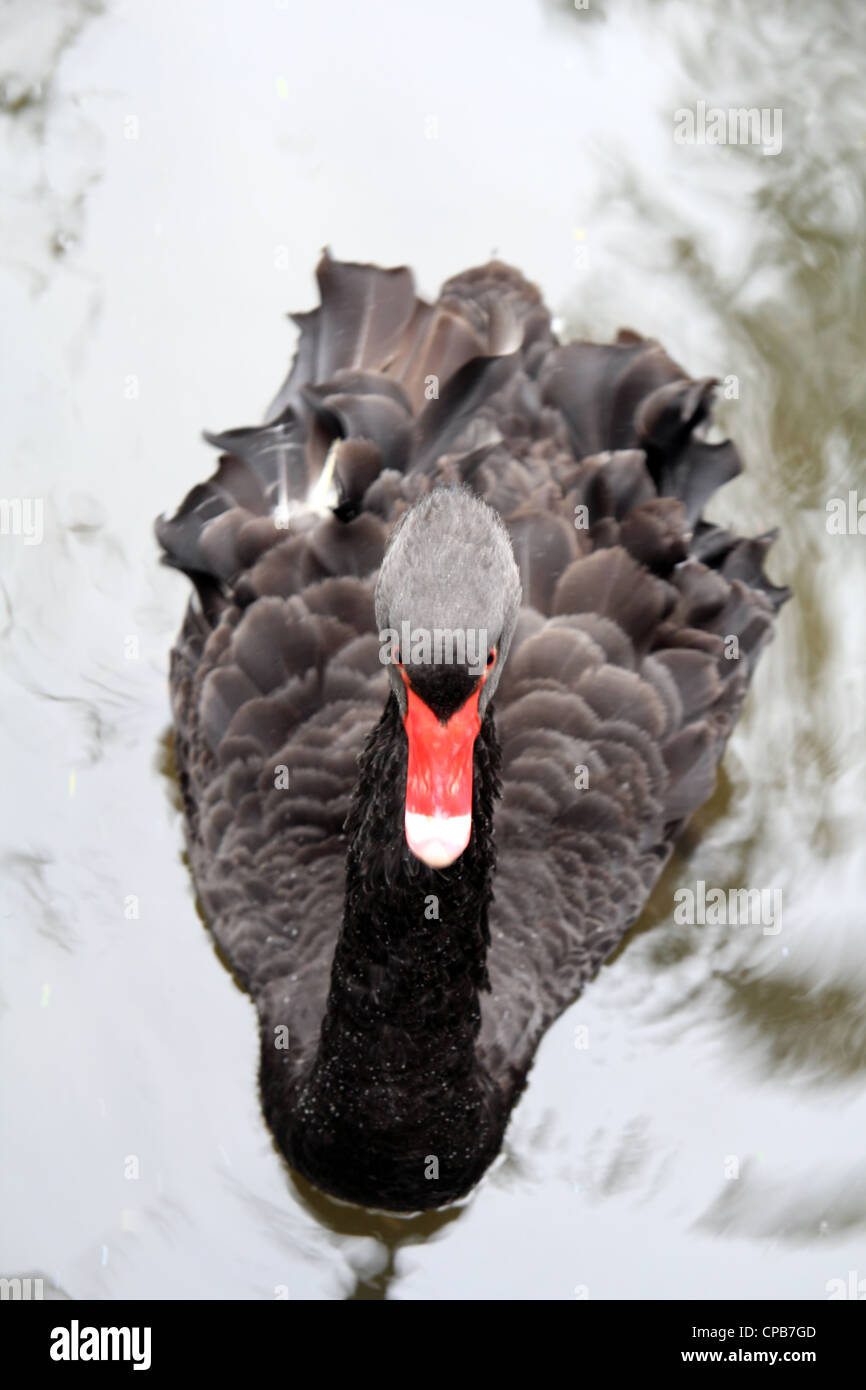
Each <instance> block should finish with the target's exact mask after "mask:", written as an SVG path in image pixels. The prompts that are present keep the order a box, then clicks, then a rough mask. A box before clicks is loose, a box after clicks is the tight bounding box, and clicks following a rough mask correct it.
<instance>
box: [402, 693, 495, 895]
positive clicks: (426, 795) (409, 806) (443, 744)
mask: <svg viewBox="0 0 866 1390" xmlns="http://www.w3.org/2000/svg"><path fill="white" fill-rule="evenodd" d="M403 679H404V683H405V685H406V694H407V697H408V707H407V711H406V716H405V718H404V720H403V727H404V728H405V730H406V736H407V738H408V739H409V766H408V769H407V772H406V843H407V844H408V846H409V848H410V850H411V851H412V853H413V854H414V855H415V856H416V857H417V858H418V859H423V861H424V863H425V864H429V865H430V867H431V869H444V868H445V867H446V866H447V865H448V864H453V863H454V860H455V859H458V858H459V857H460V855H461V854H462V853H463V851H464V850H465V848H466V846H467V845H468V844H469V839H470V836H471V835H472V750H473V748H474V746H475V740H476V738H477V737H478V730H479V729H480V728H481V719H480V717H479V714H478V698H479V696H480V694H481V685H479V686H478V688H477V690H475V691H474V692H473V694H472V695H470V697H469V699H468V700H467V701H466V704H465V705H463V706H462V708H461V709H459V710H458V711H457V713H456V714H452V716H451V718H450V719H449V720H448V722H447V723H446V724H440V722H439V720H438V719H437V718H436V715H435V714H434V713H433V711H432V710H431V709H430V708H429V707H428V706H427V705H425V703H424V701H423V700H422V699H420V697H419V696H418V695H416V694H415V692H414V690H413V689H412V687H411V686H410V684H409V682H408V680H406V677H405V673H404V676H403ZM482 684H483V682H482Z"/></svg>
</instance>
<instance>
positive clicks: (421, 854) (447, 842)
mask: <svg viewBox="0 0 866 1390" xmlns="http://www.w3.org/2000/svg"><path fill="white" fill-rule="evenodd" d="M471 835H472V817H471V815H466V816H422V815H419V814H418V813H417V812H416V811H407V812H406V843H407V844H408V846H409V848H410V850H411V851H412V853H413V854H414V855H415V857H416V859H421V860H423V862H424V863H425V864H429V866H430V868H431V869H445V868H447V867H448V865H449V864H453V863H454V860H455V859H459V858H460V855H461V854H462V853H463V851H464V850H465V848H466V846H467V845H468V844H469V840H470V837H471Z"/></svg>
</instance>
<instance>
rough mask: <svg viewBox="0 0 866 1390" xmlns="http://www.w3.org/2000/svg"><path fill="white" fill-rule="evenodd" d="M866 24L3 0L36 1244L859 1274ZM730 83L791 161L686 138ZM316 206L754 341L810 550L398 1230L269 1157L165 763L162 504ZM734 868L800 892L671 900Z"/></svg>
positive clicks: (582, 1281) (23, 993) (659, 12)
mask: <svg viewBox="0 0 866 1390" xmlns="http://www.w3.org/2000/svg"><path fill="white" fill-rule="evenodd" d="M857 14H858V7H857V5H856V3H855V0H838V3H837V2H836V0H820V3H816V4H814V5H811V6H803V5H794V4H790V5H789V4H783V3H779V0H776V3H769V4H766V5H764V6H763V7H761V11H760V13H759V14H758V13H756V12H755V9H754V6H750V5H749V4H747V3H745V0H728V2H727V3H722V0H715V3H713V4H709V5H703V6H700V7H698V6H694V5H690V4H688V3H685V2H684V3H670V2H669V0H658V3H650V2H649V0H633V3H631V4H628V3H623V4H613V3H608V4H605V5H604V6H602V5H601V4H600V3H599V4H595V3H593V4H591V8H590V9H589V10H588V11H585V12H583V11H576V10H575V9H574V8H573V7H571V6H568V5H565V4H560V5H554V4H550V3H548V4H547V5H544V4H541V3H529V0H525V3H522V4H512V5H509V6H503V5H501V4H497V3H492V0H479V3H476V4H475V5H472V6H467V5H465V4H464V3H457V0H443V3H441V4H440V5H438V6H436V7H435V9H423V10H422V9H421V8H419V7H413V6H409V7H398V6H396V5H393V4H391V5H381V4H380V5H376V4H367V5H364V6H357V5H352V4H348V3H342V2H341V3H338V4H334V5H331V6H329V7H327V8H326V9H314V10H310V9H308V8H307V7H302V6H300V5H299V4H295V3H294V0H293V2H292V3H291V4H281V3H277V4H273V5H270V4H265V3H262V4H260V5H258V6H255V7H250V6H246V5H241V4H239V3H236V0H234V2H233V3H228V2H227V3H224V4H222V5H216V4H213V3H208V4H205V3H203V0H202V3H187V4H185V5H183V6H175V5H170V4H168V3H167V0H160V2H159V3H156V4H153V5H148V6H141V5H132V4H125V3H109V4H107V5H105V6H101V5H99V4H97V3H90V4H86V3H82V2H81V0H66V3H54V4H44V5H42V6H40V7H38V8H34V7H32V6H26V5H25V4H24V3H23V0H20V2H19V3H18V4H17V5H14V6H13V7H12V10H11V19H9V18H7V20H6V21H5V23H6V26H7V31H9V32H7V39H6V41H5V43H4V53H3V57H2V58H0V77H2V94H3V110H2V113H0V136H2V153H0V159H2V166H0V190H2V195H0V218H2V223H3V239H2V244H3V248H4V249H3V253H2V265H0V286H2V297H3V314H2V329H0V332H2V341H3V349H4V351H3V358H4V364H5V365H4V371H3V374H2V386H0V390H2V393H3V400H2V419H3V421H4V432H5V438H4V450H3V483H2V491H3V493H4V495H6V496H8V497H22V498H31V499H36V498H42V499H44V518H43V525H44V537H43V539H42V543H41V544H38V545H37V544H33V545H29V544H24V537H23V536H17V537H15V536H7V537H3V538H2V541H0V560H2V566H3V569H2V590H0V629H2V657H3V660H2V667H3V674H2V708H3V721H2V729H0V740H2V760H3V761H2V766H3V769H4V774H5V778H4V780H5V784H6V787H7V796H6V798H5V799H4V800H5V808H4V810H5V820H6V825H5V835H4V838H3V844H4V850H3V855H4V874H3V885H4V893H3V909H2V913H3V919H2V920H3V933H2V940H3V967H4V968H3V985H2V1000H0V1003H2V1024H0V1026H2V1035H3V1048H4V1056H5V1059H6V1062H5V1066H4V1069H3V1073H4V1074H3V1081H2V1087H3V1090H2V1114H3V1117H4V1118H3V1127H4V1133H5V1137H4V1143H3V1150H4V1160H3V1170H2V1193H3V1195H2V1245H0V1270H2V1272H3V1273H4V1274H6V1275H16V1274H17V1275H26V1274H28V1273H29V1274H32V1275H34V1276H41V1277H43V1278H44V1279H45V1280H46V1281H48V1283H47V1285H46V1291H50V1292H52V1293H53V1294H54V1295H55V1296H57V1297H63V1296H68V1297H74V1298H85V1297H96V1298H129V1297H137V1296H143V1297H157V1298H250V1299H260V1298H266V1299H271V1298H274V1297H290V1298H313V1299H336V1298H345V1297H350V1296H356V1297H361V1298H380V1297H389V1298H399V1299H419V1298H434V1299H438V1298H541V1299H573V1298H575V1297H583V1296H588V1297H590V1298H593V1299H595V1298H607V1297H624V1298H679V1297H684V1296H687V1297H694V1296H698V1297H706V1298H713V1297H721V1298H735V1297H744V1298H752V1297H766V1296H778V1297H783V1298H808V1299H813V1298H824V1297H826V1296H827V1294H828V1292H829V1291H832V1290H833V1289H834V1288H837V1287H838V1286H836V1285H833V1284H832V1283H830V1281H832V1280H834V1279H838V1280H842V1281H844V1282H845V1283H846V1285H847V1284H848V1282H849V1271H851V1270H854V1271H855V1272H856V1275H857V1278H858V1279H863V1278H866V1151H864V1140H863V1137H862V1136H863V1135H864V1134H866V1098H864V1087H863V1081H864V1077H866V1004H864V998H866V934H864V930H863V928H864V920H863V919H864V908H863V903H864V901H866V882H864V879H866V866H864V850H863V844H862V829H861V826H862V818H863V787H864V751H866V740H864V722H866V721H864V705H866V679H864V655H863V654H864V651H866V640H864V637H866V634H864V608H863V599H862V596H863V590H864V569H866V564H864V554H866V541H864V538H863V537H862V536H858V535H831V534H829V533H828V531H827V528H826V524H825V523H826V503H827V500H828V499H829V498H833V497H840V498H847V494H848V491H849V490H850V489H854V490H857V489H859V495H860V496H863V495H866V478H864V472H866V469H864V458H866V396H864V393H863V389H862V381H863V356H864V354H863V347H864V342H866V293H864V289H866V269H864V267H866V261H864V236H863V229H864V192H866V178H864V168H866V159H864V153H866V85H864V80H863V79H864V73H863V66H864V65H863V59H862V56H861V55H860V54H858V51H857V43H856V35H857V29H856V27H855V16H857ZM10 33H11V37H10ZM699 101H703V102H705V103H706V104H707V106H708V107H712V106H718V107H722V108H728V107H730V106H734V107H738V106H742V105H745V106H756V107H759V108H767V109H768V110H774V109H776V108H780V109H781V110H782V111H783V148H782V150H781V152H780V153H779V154H777V155H767V154H763V153H762V151H761V149H760V148H759V147H756V146H751V145H746V146H738V145H729V146H718V145H716V146H709V145H681V144H677V143H676V142H675V140H674V138H673V127H674V116H673V113H674V112H675V111H676V110H677V109H679V108H693V109H694V108H696V105H697V103H698V102H699ZM325 243H329V244H330V245H331V247H332V249H333V251H334V253H335V254H336V255H338V256H343V257H346V258H354V259H372V260H376V261H379V262H380V263H383V264H394V263H400V262H408V263H409V264H411V265H412V266H413V267H414V268H415V270H416V272H417V276H418V281H419V285H420V288H421V290H422V292H424V293H427V294H433V293H435V291H436V288H437V287H438V285H439V283H440V282H441V281H442V280H443V279H444V278H446V277H447V276H448V275H450V274H451V273H453V272H454V271H456V270H458V269H460V268H462V267H464V266H467V265H470V264H472V263H475V262H478V261H481V260H484V259H486V258H487V257H488V256H489V255H490V254H491V252H494V251H495V252H497V253H498V254H499V255H501V256H502V257H504V258H506V259H508V260H511V261H513V262H515V263H517V264H519V265H520V266H521V267H522V268H523V269H524V271H525V272H526V273H527V274H528V275H529V276H530V277H531V278H533V279H535V280H537V281H538V282H539V283H540V284H541V286H542V288H543V290H544V292H545V295H546V297H547V300H548V302H549V303H550V304H551V306H552V307H553V308H554V310H555V312H556V313H558V314H559V315H560V316H561V317H562V319H563V321H564V323H565V324H566V325H567V326H568V328H570V329H571V330H572V331H573V332H575V333H588V334H592V335H593V336H598V337H604V336H608V335H609V334H611V333H612V332H613V331H615V330H616V328H617V327H619V326H620V325H621V324H629V325H630V326H632V327H634V328H636V329H638V330H639V331H641V332H643V333H646V334H649V335H657V336H658V337H659V338H660V339H661V340H662V341H663V342H664V343H665V345H666V346H667V348H668V350H669V351H670V352H671V354H672V355H673V356H674V357H676V358H677V359H679V360H680V361H681V362H682V363H683V364H684V365H686V366H687V367H688V368H689V370H690V371H691V372H692V373H693V374H694V375H700V374H704V373H707V374H709V373H712V374H715V375H718V376H719V377H721V378H728V377H736V378H737V386H738V392H739V394H738V396H737V395H735V394H731V398H730V399H728V400H723V401H722V402H721V406H720V417H721V419H722V422H723V424H724V426H725V428H726V429H727V430H729V431H730V432H731V433H732V434H733V436H734V437H735V438H736V440H737V442H738V443H739V445H740V447H741V449H742V451H743V453H744V455H745V458H746V460H747V462H748V465H749V471H748V473H747V474H746V475H745V476H744V477H743V478H741V479H739V480H737V482H736V483H734V484H733V485H731V486H730V487H728V488H726V489H725V491H724V493H723V494H722V495H720V496H718V497H717V498H716V499H715V500H714V502H713V504H712V509H711V515H712V516H713V518H714V519H718V520H723V521H729V522H731V523H734V524H736V525H737V526H738V527H739V528H740V529H744V530H746V531H750V532H758V531H760V530H763V529H765V528H767V527H769V526H772V525H776V524H778V525H779V526H780V527H781V531H782V535H781V539H780V541H779V543H778V545H777V546H776V548H775V549H774V551H773V555H772V559H771V562H770V572H771V574H772V575H773V577H774V578H775V579H776V580H777V581H778V582H790V583H791V584H793V585H794V587H795V589H796V598H795V600H794V602H792V603H791V604H789V605H788V606H787V608H786V609H785V610H784V612H783V615H782V618H781V621H780V623H779V628H778V635H777V639H776V641H775V643H774V645H773V646H772V647H771V648H770V649H769V650H768V651H767V653H766V654H765V656H764V657H763V658H762V661H761V665H760V669H759V671H758V676H757V680H756V682H755V685H754V689H753V694H752V696H751V698H750V701H749V703H748V706H747V711H746V714H745V717H744V719H743V721H742V723H741V724H740V726H739V727H738V730H737V732H736V735H735V737H734V738H733V740H732V742H731V744H730V747H729V751H728V754H727V757H726V760H725V765H724V776H723V777H722V779H721V780H720V783H719V786H718V789H717V791H716V794H715V796H714V798H713V800H712V802H711V803H710V804H709V806H707V807H706V808H704V810H703V811H702V812H701V814H700V815H699V816H698V817H697V818H696V820H695V821H694V822H693V823H692V825H691V827H690V829H689V831H688V834H687V836H686V838H685V840H684V842H683V844H682V846H681V849H680V851H679V853H678V854H677V856H676V858H675V860H674V861H673V863H672V865H671V867H670V868H669V870H668V871H667V873H666V874H665V876H664V879H663V881H662V883H661V884H660V885H659V888H658V890H657V891H656V893H655V895H654V897H653V900H652V902H651V904H650V906H649V908H648V910H647V912H646V914H645V916H644V918H643V919H642V921H641V923H640V924H639V926H638V928H637V929H636V931H635V932H634V933H633V934H632V937H631V938H630V940H629V941H628V942H627V943H626V944H625V946H624V947H623V948H622V949H621V950H620V951H619V952H618V953H617V956H616V958H615V959H614V960H613V961H612V962H611V963H610V964H609V966H608V967H606V968H605V969H604V970H603V971H602V973H601V975H600V977H599V978H598V979H597V981H596V982H595V983H594V985H593V986H592V988H591V989H590V990H588V991H587V993H586V995H585V997H584V998H583V999H582V1000H580V1001H579V1002H578V1003H577V1004H576V1005H575V1006H574V1007H573V1008H572V1009H571V1010H570V1011H569V1012H568V1013H567V1014H566V1015H565V1016H564V1017H563V1018H562V1019H561V1020H560V1022H559V1023H558V1024H557V1025H556V1026H555V1027H554V1028H553V1029H552V1030H551V1032H550V1033H549V1034H548V1036H547V1038H546V1039H545V1042H544V1044H543V1046H542V1048H541V1051H540V1053H539V1056H538V1060H537V1063H536V1066H535V1069H534V1071H533V1073H532V1077H531V1083H530V1086H529V1088H528V1091H527V1093H526V1095H525V1097H524V1099H523V1100H522V1102H521V1104H520V1106H519V1107H518V1109H517V1111H516V1113H515V1115H514V1118H513V1122H512V1125H511V1128H510V1130H509V1133H508V1139H507V1145H506V1151H505V1153H504V1154H503V1156H502V1157H501V1159H500V1160H499V1162H498V1164H497V1166H496V1167H495V1169H494V1170H493V1171H492V1172H491V1174H490V1175H489V1177H488V1178H487V1180H486V1181H485V1182H484V1183H483V1184H482V1186H481V1187H480V1188H479V1190H478V1191H477V1192H476V1193H475V1194H474V1195H473V1196H472V1197H471V1199H470V1200H469V1201H467V1202H466V1203H465V1204H463V1205H462V1206H461V1207H459V1208H456V1209H453V1210H451V1211H449V1212H446V1213H442V1214H439V1215H431V1216H427V1217H424V1218H423V1219H417V1220H411V1221H405V1220H399V1219H391V1218H387V1217H384V1216H375V1215H371V1214H369V1213H365V1212H362V1211H358V1210H354V1209H351V1208H347V1207H340V1206H339V1205H337V1204H335V1203H332V1202H330V1201H328V1200H327V1199H325V1198H322V1197H321V1196H320V1195H318V1194H316V1193H315V1192H314V1191H313V1190H312V1189H309V1188H307V1187H298V1186H295V1184H294V1183H293V1182H292V1180H291V1179H290V1177H289V1176H288V1175H287V1172H286V1170H285V1169H284V1167H283V1166H282V1164H281V1162H280V1160H279V1158H278V1156H277V1154H276V1152H275V1150H274V1148H273V1145H272V1143H271V1140H270V1137H269V1133H268V1131H267V1130H266V1128H265V1126H264V1124H263V1121H262V1119H261V1116H260V1113H259V1108H258V1101H257V1096H256V1085H255V1073H256V1062H257V1046H256V1034H255V1027H254V1013H253V1008H252V1005H251V1004H250V1002H249V1001H248V1000H247V999H246V997H245V996H244V995H242V994H241V993H240V992H239V991H238V990H237V988H236V987H235V985H234V984H233V982H232V980H231V978H230V976H229V975H228V973H227V972H226V971H225V970H224V969H223V968H222V966H221V965H220V963H219V961H218V959H217V957H216V955H215V953H214V951H213V949H212V947H211V945H210V943H209V938H208V937H207V935H206V933H205V932H204V931H203V929H202V927H201V923H200V921H199V919H198V917H197V915H196V908H195V901H194V895H193V891H192V888H191V884H190V880H189V876H188V874H187V871H186V868H185V865H184V863H183V860H182V835H181V824H180V819H179V815H178V810H177V804H176V799H175V797H174V793H173V788H172V784H171V781H170V778H169V777H168V776H167V774H166V763H167V758H166V744H165V734H166V730H167V727H168V722H169V714H168V702H167V694H166V676H167V661H168V651H169V648H170V645H171V642H172V639H173V637H174V634H175V631H176V629H177V626H178V623H179V621H180V617H181V613H182V610H183V607H184V605H185V603H186V598H187V585H186V582H185V581H184V580H183V579H182V577H181V576H178V575H176V574H172V573H169V572H166V571H164V570H161V569H159V568H158V567H157V565H156V552H155V547H154V543H153V541H152V539H151V532H150V526H151V519H152V517H153V516H154V515H155V514H156V513H157V512H159V511H161V510H163V509H165V508H171V507H174V506H175V505H176V504H177V503H178V502H179V500H180V499H181V497H182V496H183V494H184V492H185V491H186V489H187V488H188V487H189V486H190V485H191V484H192V483H194V482H195V481H197V480H199V479H200V478H202V477H204V476H205V475H206V473H207V472H208V471H209V470H210V468H211V467H212V464H213V457H212V455H211V454H210V452H209V451H207V450H206V449H205V447H204V446H203V445H201V444H200V443H199V442H197V441H198V434H199V430H200V429H201V428H202V427H203V426H207V427H210V428H216V429H219V428H225V427H231V426H235V425H240V424H244V423H252V422H254V421H255V420H257V419H258V418H260V415H261V413H262V411H263V409H264V407H265V405H266V404H267V402H268V400H269V399H270V397H271V396H272V394H273V392H274V391H275V389H276V387H277V385H278V384H279V381H280V378H281V374H282V371H283V368H284V365H285V363H286V361H287V359H288V354H289V350H290V347H291V344H292V341H293V337H292V334H293V330H291V328H290V327H287V325H286V323H285V321H284V319H283V317H282V315H283V312H284V311H285V310H289V309H299V308H305V307H309V306H311V305H312V304H313V302H314V290H313V278H312V270H313V266H314V263H315V261H316V259H317V255H318V251H319V249H320V248H321V246H322V245H324V244H325ZM732 390H733V388H732ZM697 879H703V880H705V881H706V882H707V883H708V884H710V885H714V886H721V887H725V888H727V887H736V886H750V887H763V888H768V889H769V888H780V889H782V891H783V901H784V911H783V918H782V928H781V930H780V931H779V932H778V933H777V934H765V933H764V932H762V930H761V928H760V927H754V926H753V927H749V926H744V927H737V928H731V927H721V926H718V927H713V926H704V927H687V926H679V925H677V924H676V923H675V922H674V920H673V906H674V900H673V893H674V892H675V890H676V889H677V888H678V887H680V886H683V885H686V886H688V885H689V884H692V885H693V884H694V883H695V881H696V880H697ZM579 1030H584V1031H579ZM576 1044H577V1045H576ZM584 1044H587V1045H584ZM735 1173H737V1174H738V1176H734V1174H735ZM855 1284H856V1280H855ZM828 1285H829V1289H828ZM49 1286H50V1287H49ZM863 1288H864V1291H866V1285H864V1286H863Z"/></svg>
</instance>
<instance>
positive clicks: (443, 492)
mask: <svg viewBox="0 0 866 1390" xmlns="http://www.w3.org/2000/svg"><path fill="white" fill-rule="evenodd" d="M520 602H521V585H520V573H519V571H518V568H517V565H516V563H515V560H514V554H513V552H512V549H511V541H510V540H509V538H508V533H507V531H506V529H505V527H504V526H503V524H502V522H501V520H500V518H499V516H498V515H497V513H496V512H495V511H494V510H493V508H492V507H489V506H488V505H487V503H486V502H482V501H481V499H480V498H479V497H476V496H475V494H474V493H472V492H470V491H469V489H468V488H462V487H440V488H434V490H433V491H432V492H430V493H428V494H427V496H426V497H424V498H422V500H421V501H420V502H418V503H416V505H415V506H414V507H412V508H410V510H409V511H408V512H406V513H405V515H404V516H403V517H402V519H401V521H400V523H399V524H398V526H397V527H396V528H395V530H394V533H393V535H392V537H391V541H390V544H389V546H388V550H387V551H386V554H385V558H384V560H383V562H382V567H381V569H380V571H379V579H378V583H377V585H376V623H377V626H378V628H379V635H380V640H381V641H382V643H383V647H384V646H385V644H387V643H388V642H389V641H390V643H391V647H392V649H396V648H399V657H400V660H401V662H402V664H403V666H404V668H405V671H406V674H407V675H408V676H409V678H410V680H411V682H412V685H413V686H414V687H415V688H416V689H418V693H419V694H421V695H422V697H423V698H426V699H427V702H428V703H429V704H430V707H431V708H432V709H433V710H434V712H435V713H436V714H438V715H440V717H447V716H448V715H450V714H451V713H452V712H453V710H454V708H456V707H457V706H458V705H459V704H461V703H463V701H465V699H467V698H468V696H469V695H470V694H471V692H472V690H473V689H474V688H475V686H476V684H477V682H478V679H479V678H480V676H481V675H485V677H486V679H485V681H484V686H483V688H482V691H481V697H480V700H479V706H478V708H479V714H480V715H481V716H482V717H483V715H484V711H485V710H486V708H487V706H488V705H489V703H490V701H491V699H492V698H493V694H494V691H495V690H496V686H497V684H498V682H499V676H500V673H501V671H502V667H503V664H504V662H505V658H506V656H507V655H508V648H509V645H510V643H511V638H512V635H513V633H514V626H515V623H516V622H517V615H518V612H519V610H520ZM491 651H493V652H494V653H495V657H494V660H493V662H492V664H490V665H488V661H489V654H490V652H491ZM388 671H389V676H390V680H391V685H392V688H393V690H394V693H395V694H396V696H397V700H398V702H399V704H400V708H401V711H402V712H403V713H404V714H405V712H406V688H405V685H404V682H403V679H402V677H401V675H400V672H399V670H398V669H397V668H396V667H395V665H394V663H393V662H389V665H388Z"/></svg>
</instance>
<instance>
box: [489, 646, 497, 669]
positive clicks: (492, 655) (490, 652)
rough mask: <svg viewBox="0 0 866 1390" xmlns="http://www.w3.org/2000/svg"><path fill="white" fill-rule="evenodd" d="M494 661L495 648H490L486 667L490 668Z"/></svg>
mask: <svg viewBox="0 0 866 1390" xmlns="http://www.w3.org/2000/svg"><path fill="white" fill-rule="evenodd" d="M495 660H496V651H495V648H493V647H491V648H490V651H489V652H488V653H487V665H488V666H492V665H493V663H494V661H495Z"/></svg>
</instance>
